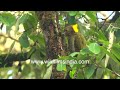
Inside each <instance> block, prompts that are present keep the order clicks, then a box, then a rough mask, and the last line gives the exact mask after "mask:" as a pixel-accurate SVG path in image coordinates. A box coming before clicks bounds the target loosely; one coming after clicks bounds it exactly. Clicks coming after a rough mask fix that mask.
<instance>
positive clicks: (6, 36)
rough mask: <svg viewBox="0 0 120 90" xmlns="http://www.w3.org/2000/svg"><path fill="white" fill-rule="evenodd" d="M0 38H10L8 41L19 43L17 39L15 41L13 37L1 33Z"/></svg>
mask: <svg viewBox="0 0 120 90" xmlns="http://www.w3.org/2000/svg"><path fill="white" fill-rule="evenodd" d="M0 36H3V37H5V38H10V39H12V40H14V41H16V42H19V41H18V40H17V39H15V38H13V37H11V36H8V35H5V34H2V33H0Z"/></svg>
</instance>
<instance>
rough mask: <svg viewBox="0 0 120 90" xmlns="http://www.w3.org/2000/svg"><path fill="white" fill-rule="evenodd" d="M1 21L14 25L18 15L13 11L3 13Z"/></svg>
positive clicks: (0, 16)
mask: <svg viewBox="0 0 120 90" xmlns="http://www.w3.org/2000/svg"><path fill="white" fill-rule="evenodd" d="M0 22H2V23H4V24H5V25H6V26H10V27H12V26H13V25H14V24H15V22H16V17H15V16H14V15H12V14H11V13H1V14H0Z"/></svg>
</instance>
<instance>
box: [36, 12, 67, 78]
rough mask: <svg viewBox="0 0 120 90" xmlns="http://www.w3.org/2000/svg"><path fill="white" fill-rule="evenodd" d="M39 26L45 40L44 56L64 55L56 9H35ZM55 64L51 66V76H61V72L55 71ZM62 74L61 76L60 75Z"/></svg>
mask: <svg viewBox="0 0 120 90" xmlns="http://www.w3.org/2000/svg"><path fill="white" fill-rule="evenodd" d="M36 14H37V16H38V19H39V24H40V28H41V29H42V32H43V34H44V37H45V42H46V55H47V56H46V57H47V59H48V60H52V59H55V58H58V55H60V56H61V55H65V50H64V49H63V43H62V41H63V40H62V34H61V30H60V26H59V20H58V12H56V11H37V12H36ZM56 72H57V71H56V65H54V67H53V77H54V78H63V76H64V75H63V73H59V74H58V72H57V73H56ZM54 73H56V75H57V76H55V74H54ZM61 75H62V77H61Z"/></svg>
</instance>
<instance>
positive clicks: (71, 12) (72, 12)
mask: <svg viewBox="0 0 120 90" xmlns="http://www.w3.org/2000/svg"><path fill="white" fill-rule="evenodd" d="M76 14H77V11H69V15H70V16H75V15H76Z"/></svg>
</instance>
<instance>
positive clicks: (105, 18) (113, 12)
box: [98, 12, 114, 31]
mask: <svg viewBox="0 0 120 90" xmlns="http://www.w3.org/2000/svg"><path fill="white" fill-rule="evenodd" d="M113 13H114V12H112V13H111V14H110V15H109V16H108V17H107V18H105V19H102V20H104V22H103V24H102V25H101V27H99V29H98V31H99V30H100V29H101V28H102V27H103V26H104V25H105V23H106V21H107V20H108V18H109V17H110V16H111V15H112V14H113Z"/></svg>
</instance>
